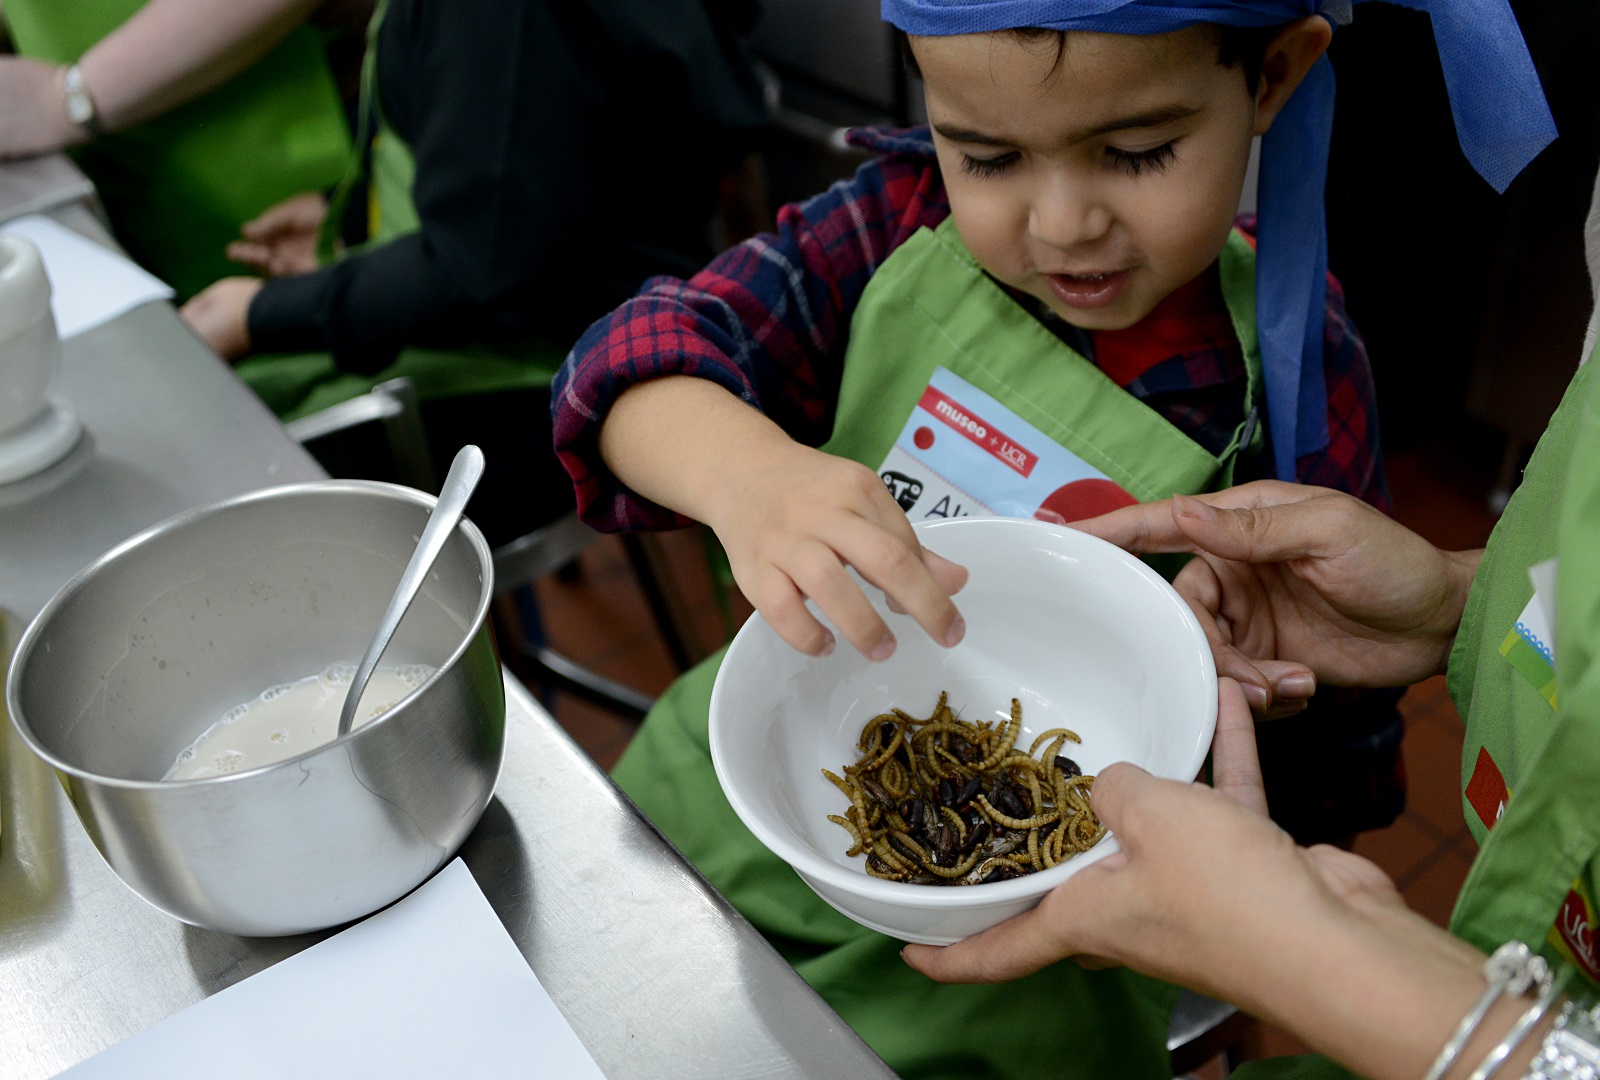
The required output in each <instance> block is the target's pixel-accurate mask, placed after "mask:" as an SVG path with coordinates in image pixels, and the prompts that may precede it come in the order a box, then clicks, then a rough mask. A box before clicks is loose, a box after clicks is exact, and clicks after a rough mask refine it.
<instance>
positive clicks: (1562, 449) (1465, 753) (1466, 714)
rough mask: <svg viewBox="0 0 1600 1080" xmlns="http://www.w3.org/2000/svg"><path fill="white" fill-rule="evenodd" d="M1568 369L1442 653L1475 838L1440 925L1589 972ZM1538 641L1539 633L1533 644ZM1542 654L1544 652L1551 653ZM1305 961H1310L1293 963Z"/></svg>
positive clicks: (1281, 1068) (1272, 1069) (1587, 774)
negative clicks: (1538, 623) (1547, 584)
mask: <svg viewBox="0 0 1600 1080" xmlns="http://www.w3.org/2000/svg"><path fill="white" fill-rule="evenodd" d="M1596 366H1597V365H1596V363H1595V361H1594V358H1593V357H1591V359H1590V362H1589V363H1588V364H1586V365H1584V366H1583V367H1581V368H1579V369H1578V373H1577V374H1576V375H1575V376H1574V377H1573V379H1572V382H1571V383H1570V384H1569V385H1568V387H1567V391H1566V394H1565V396H1563V398H1562V400H1561V406H1560V408H1558V409H1557V410H1556V414H1555V416H1554V417H1552V418H1551V420H1550V425H1549V427H1548V428H1546V430H1545V433H1544V435H1543V436H1542V437H1541V438H1540V439H1539V445H1538V447H1537V448H1536V449H1535V450H1534V453H1533V457H1532V458H1531V459H1530V460H1529V462H1528V468H1527V470H1526V471H1525V472H1524V473H1523V477H1522V482H1521V484H1519V485H1518V487H1517V490H1516V493H1515V494H1514V495H1512V497H1511V501H1510V503H1508V504H1507V506H1506V509H1505V513H1504V514H1503V515H1502V517H1501V519H1500V521H1499V523H1498V524H1497V525H1496V526H1495V529H1494V532H1493V534H1492V535H1491V536H1490V537H1489V545H1488V548H1487V549H1486V550H1485V552H1484V556H1483V562H1482V563H1481V564H1480V565H1479V567H1478V573H1477V576H1476V577H1475V578H1474V580H1473V583H1472V592H1471V594H1470V595H1469V596H1468V598H1467V606H1466V610H1465V612H1464V613H1463V615H1462V619H1461V632H1460V634H1459V635H1458V636H1457V638H1456V643H1455V648H1454V650H1453V651H1452V652H1451V655H1450V665H1449V682H1450V693H1451V696H1452V697H1453V698H1454V699H1455V702H1456V706H1457V708H1458V709H1459V710H1460V712H1461V715H1462V717H1463V718H1465V721H1466V738H1465V745H1464V746H1463V748H1462V756H1461V787H1462V800H1461V801H1462V809H1463V810H1464V812H1465V814H1466V819H1467V825H1468V827H1469V828H1470V829H1471V831H1472V834H1473V837H1474V838H1475V839H1476V840H1477V841H1478V843H1479V845H1480V847H1479V850H1478V855H1477V858H1476V859H1474V860H1473V863H1472V869H1471V870H1470V871H1469V872H1468V874H1467V880H1466V882H1465V883H1464V884H1463V885H1462V888H1461V895H1460V897H1459V898H1458V899H1457V901H1456V908H1455V912H1454V913H1453V915H1452V916H1451V919H1450V931H1451V933H1453V934H1455V935H1456V936H1458V937H1460V938H1462V939H1464V940H1466V941H1469V942H1471V943H1472V944H1473V945H1475V946H1477V947H1478V948H1480V949H1482V950H1483V951H1484V952H1486V953H1489V952H1493V951H1494V950H1495V949H1496V948H1498V947H1499V946H1500V945H1502V944H1504V943H1505V942H1507V941H1512V940H1517V941H1525V942H1527V943H1528V944H1530V945H1532V946H1533V947H1534V948H1535V949H1542V951H1543V953H1544V955H1545V957H1546V958H1547V959H1549V960H1550V961H1551V962H1552V963H1555V964H1557V965H1559V966H1565V967H1568V968H1571V969H1573V970H1574V972H1575V974H1576V975H1577V976H1578V977H1579V978H1578V981H1577V983H1575V984H1574V988H1575V989H1576V988H1577V987H1581V986H1583V984H1584V980H1587V981H1588V984H1589V985H1588V989H1589V990H1590V991H1592V990H1593V989H1594V983H1595V982H1596V981H1597V980H1600V955H1597V951H1596V942H1595V932H1594V927H1595V904H1594V900H1595V897H1596V896H1597V895H1600V892H1597V889H1596V886H1597V884H1600V875H1597V869H1600V867H1597V865H1596V864H1597V860H1596V854H1597V853H1600V809H1597V807H1600V803H1597V800H1596V795H1595V793H1596V791H1597V790H1600V787H1597V779H1600V662H1597V660H1600V657H1597V655H1596V653H1597V652H1600V377H1597V376H1596V372H1595V368H1596ZM1552 558H1554V559H1556V560H1557V564H1556V567H1555V589H1554V599H1555V601H1556V602H1555V605H1554V606H1555V608H1556V610H1557V616H1556V620H1555V634H1554V646H1555V647H1554V649H1553V650H1551V651H1552V653H1553V656H1551V657H1546V656H1545V655H1544V653H1543V651H1542V649H1541V647H1540V644H1543V645H1546V646H1547V645H1548V644H1549V643H1548V642H1543V641H1542V635H1540V634H1538V633H1536V632H1533V631H1531V630H1530V629H1529V627H1530V625H1532V624H1533V623H1534V617H1533V616H1532V615H1531V614H1530V612H1531V611H1537V610H1538V604H1539V600H1538V598H1537V597H1535V595H1534V593H1535V586H1534V582H1533V580H1532V578H1531V576H1530V573H1529V571H1530V569H1531V568H1533V567H1538V566H1541V565H1542V564H1545V563H1547V561H1548V560H1550V559H1552ZM1536 643H1539V644H1536ZM1552 660H1553V662H1551V661H1552ZM1307 975H1308V976H1314V975H1315V972H1307ZM1235 1075H1236V1076H1238V1077H1239V1078H1240V1080H1265V1078H1268V1077H1270V1078H1273V1080H1322V1078H1328V1077H1346V1076H1349V1075H1351V1074H1350V1073H1348V1072H1347V1071H1346V1070H1344V1069H1341V1068H1339V1067H1338V1066H1336V1065H1334V1064H1333V1063H1331V1062H1329V1061H1326V1060H1322V1059H1318V1058H1296V1059H1284V1060H1280V1061H1275V1062H1264V1063H1261V1064H1254V1065H1249V1066H1246V1067H1245V1068H1243V1069H1241V1070H1240V1071H1239V1072H1238V1073H1236V1074H1235Z"/></svg>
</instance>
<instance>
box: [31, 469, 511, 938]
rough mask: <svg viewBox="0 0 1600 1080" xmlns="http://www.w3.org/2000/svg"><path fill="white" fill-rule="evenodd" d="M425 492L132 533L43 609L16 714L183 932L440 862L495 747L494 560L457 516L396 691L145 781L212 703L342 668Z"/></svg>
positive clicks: (326, 899) (398, 881) (136, 885)
mask: <svg viewBox="0 0 1600 1080" xmlns="http://www.w3.org/2000/svg"><path fill="white" fill-rule="evenodd" d="M433 501H434V500H433V498H432V497H431V496H428V495H424V494H422V493H421V492H418V491H413V490H411V489H409V488H402V487H395V486H393V485H389V484H376V483H366V482H361V481H335V480H329V481H321V482H316V483H309V484H295V485H291V486H288V487H280V488H273V489H270V490H266V491H259V492H255V493H252V494H249V495H244V496H241V497H238V498H235V499H230V500H227V501H225V502H222V503H218V504H216V505H214V506H209V507H204V508H201V509H198V510H193V511H189V512H187V513H184V514H181V515H179V516H178V517H175V518H173V519H171V520H169V521H166V522H164V523H162V524H160V525H156V526H154V527H153V528H151V529H149V530H147V531H145V532H143V533H141V534H139V535H138V536H135V537H134V538H132V539H131V540H128V541H127V542H125V543H123V544H122V545H120V546H119V547H117V548H115V549H114V550H112V551H111V552H109V553H107V554H106V555H104V556H102V557H101V558H100V559H98V560H97V561H96V562H94V563H93V564H92V565H90V566H89V567H88V568H87V569H85V570H83V571H82V572H81V573H80V574H78V576H77V577H75V578H73V579H72V580H71V581H70V582H68V583H67V584H66V585H65V586H63V587H62V589H61V591H60V592H58V593H57V594H56V595H55V597H54V598H53V599H51V601H50V602H49V604H47V605H46V606H45V608H44V610H43V611H42V612H40V614H39V616H38V618H37V619H35V620H34V622H33V624H32V625H31V626H30V627H29V628H28V630H27V632H26V633H25V634H24V635H23V637H22V641H21V643H20V644H19V646H18V648H17V653H16V656H15V657H14V659H13V662H12V668H11V673H10V677H9V679H8V682H7V692H6V700H7V704H8V706H9V709H10V712H11V720H12V722H13V723H14V724H15V725H16V727H17V730H18V731H19V732H20V733H21V735H22V738H23V739H24V741H26V742H27V743H28V745H29V746H30V747H32V748H33V750H34V751H35V752H36V753H38V754H39V756H40V757H42V758H43V759H44V760H45V761H46V762H48V763H49V764H50V765H52V766H54V767H55V768H56V769H57V770H58V771H59V772H60V773H61V776H62V779H63V782H64V783H65V785H66V788H67V791H68V794H69V795H70V797H71V799H72V803H73V806H74V807H76V809H77V813H78V818H79V820H80V821H82V823H83V826H84V828H85V829H86V830H87V831H88V833H89V836H90V837H91V838H92V839H93V840H94V843H95V845H96V846H97V847H98V848H99V849H100V853H101V854H102V855H104V856H105V859H106V862H107V863H109V864H110V865H111V869H112V870H114V871H115V872H116V874H117V876H118V877H120V878H121V879H122V880H123V881H124V882H126V883H127V885H128V886H129V887H130V888H132V889H133V890H134V892H136V893H138V894H139V895H140V896H142V897H143V898H144V899H145V900H147V901H149V902H150V903H151V904H154V905H155V906H156V907H158V908H160V909H162V910H163V911H166V912H168V913H169V914H171V915H174V916H176V917H177V918H179V919H182V920H183V921H185V922H188V923H193V924H194V925H196V926H201V927H206V928H209V929H213V930H221V931H225V932H228V933H234V934H246V935H277V934H294V933H300V932H304V931H308V930H315V929H320V928H322V927H328V926H334V925H337V924H339V923H343V922H348V921H349V920H351V919H355V918H359V917H360V916H363V915H366V914H368V913H369V912H372V911H375V910H377V909H378V908H380V907H382V906H383V905H385V904H387V903H389V902H390V901H392V900H395V899H397V898H398V897H400V896H403V895H404V894H405V893H406V892H408V891H409V890H410V889H412V888H413V887H414V886H416V885H417V884H419V883H420V882H422V881H423V880H424V879H426V878H427V877H428V875H430V874H432V873H433V872H434V871H435V870H436V869H438V868H439V867H440V866H442V865H443V864H444V863H445V861H446V860H447V859H448V858H449V857H450V856H451V855H452V854H454V852H455V850H456V848H457V847H458V846H459V845H460V844H461V842H462V840H464V839H465V838H466V835H467V833H468V832H470V831H471V829H472V827H473V826H474V825H475V824H476V823H477V821H478V818H479V816H480V815H481V814H482V813H483V810H484V807H485V806H486V805H487V804H488V801H489V797H490V795H491V794H492V793H493V790H494V784H495V780H496V779H497V777H498V776H499V772H500V762H501V757H502V753H503V750H504V745H505V715H506V712H505V692H504V686H503V684H502V682H501V675H500V666H499V661H498V659H497V657H496V655H495V651H494V645H493V642H492V640H491V638H490V633H489V629H488V626H487V619H488V611H489V601H490V598H491V596H492V594H493V570H492V563H491V561H490V555H489V548H488V545H487V544H485V542H484V539H483V536H482V534H481V533H479V532H478V530H477V529H476V528H475V527H474V526H473V525H472V524H471V523H470V522H466V521H463V522H462V524H461V526H460V527H459V528H458V529H457V530H456V532H455V534H454V535H453V536H452V537H451V539H450V542H449V544H448V545H447V546H446V548H445V550H444V551H443V552H442V553H441V554H440V556H439V559H438V561H437V562H436V563H435V564H434V568H433V572H432V573H431V574H430V575H429V579H428V583H427V585H426V586H425V587H424V589H423V592H422V594H421V595H420V596H419V597H418V598H417V600H416V602H415V603H414V604H413V605H412V608H411V611H410V612H409V613H408V614H407V615H406V618H405V621H404V622H402V623H401V625H400V629H399V631H398V633H397V634H396V635H395V638H394V640H393V643H392V644H391V645H390V646H389V651H388V652H387V653H386V654H385V656H384V660H383V663H384V665H385V666H389V665H393V664H413V663H415V664H426V665H429V666H431V667H435V668H437V669H438V670H437V672H436V673H435V674H434V675H433V676H432V677H431V678H429V679H428V680H427V681H426V682H425V683H423V684H422V686H420V687H419V688H418V689H417V690H416V691H415V692H414V693H413V694H412V695H411V696H410V697H408V698H406V699H405V700H404V701H403V702H402V703H400V704H399V705H397V706H395V707H394V708H392V709H390V710H389V711H388V712H386V713H384V714H383V715H382V716H380V717H378V718H377V719H375V720H372V721H370V722H368V723H367V724H365V725H364V726H362V727H360V728H358V729H356V730H355V731H354V732H352V733H351V734H350V735H349V736H347V737H346V738H345V739H343V740H341V741H339V742H336V743H332V744H329V745H326V746H323V747H321V748H318V749H315V750H312V751H309V752H307V753H305V754H302V755H300V756H299V757H295V758H291V759H289V760H287V761H283V762H279V763H277V764H275V765H268V766H264V767H262V768H258V769H253V770H250V771H248V772H239V773H234V774H229V775H226V776H221V777H213V778H208V779H203V780H189V781H181V782H163V781H162V780H161V779H160V778H161V776H163V775H164V774H165V773H166V771H167V770H168V769H169V768H170V767H171V765H172V763H173V759H174V758H175V757H176V756H177V754H178V751H180V750H182V749H183V748H184V747H185V746H187V745H188V744H189V743H191V742H192V741H194V739H195V738H196V737H197V736H198V735H199V734H200V733H201V732H202V731H204V730H205V729H206V728H208V727H209V726H211V724H212V723H214V722H215V721H216V720H217V718H218V717H220V716H221V715H222V714H223V713H224V712H226V711H227V710H228V709H229V708H231V707H233V706H235V705H238V704H240V703H241V702H244V701H247V700H250V699H251V698H253V697H254V696H255V695H257V694H259V693H260V692H261V691H262V690H265V689H266V688H268V687H270V686H273V685H277V684H281V683H287V682H293V681H295V680H297V679H301V678H305V677H306V676H308V675H314V674H316V673H317V672H319V671H322V670H323V669H325V668H326V667H327V666H328V665H329V664H331V663H334V662H337V661H348V662H350V663H352V664H353V663H354V662H355V661H356V660H358V659H359V658H360V656H361V653H362V651H363V650H364V649H365V647H366V645H367V642H368V640H369V639H370V637H371V635H372V632H373V630H374V628H375V627H376V626H377V624H378V619H379V617H380V616H381V615H382V613H383V609H384V607H385V605H386V604H387V602H388V599H389V595H390V593H391V592H392V591H393V590H394V587H395V584H396V582H397V581H398V580H399V577H400V572H401V570H402V569H403V568H404V567H405V564H406V560H407V559H408V558H409V557H410V554H411V551H412V549H413V548H414V547H415V546H416V538H417V536H418V534H419V533H420V531H421V529H422V526H423V524H424V522H425V521H426V519H427V515H428V510H429V508H430V507H431V506H432V505H433Z"/></svg>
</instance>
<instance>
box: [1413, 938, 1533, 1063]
mask: <svg viewBox="0 0 1600 1080" xmlns="http://www.w3.org/2000/svg"><path fill="white" fill-rule="evenodd" d="M1483 974H1484V978H1486V979H1488V980H1489V988H1488V989H1487V990H1485V991H1484V992H1483V996H1482V997H1480V998H1479V999H1478V1000H1477V1003H1476V1004H1474V1005H1473V1006H1472V1008H1471V1009H1468V1010H1467V1015H1466V1016H1463V1017H1462V1018H1461V1023H1459V1024H1457V1025H1456V1030H1455V1034H1453V1035H1451V1036H1450V1040H1449V1041H1448V1042H1446V1043H1445V1044H1444V1049H1443V1050H1440V1051H1439V1056H1438V1057H1437V1058H1435V1059H1434V1062H1433V1068H1431V1069H1429V1070H1428V1074H1427V1076H1425V1077H1423V1080H1440V1078H1441V1077H1442V1076H1444V1074H1445V1073H1447V1072H1449V1071H1450V1066H1452V1065H1454V1064H1455V1063H1456V1058H1458V1057H1460V1056H1461V1050H1462V1048H1463V1047H1465V1046H1466V1045H1467V1040H1468V1039H1470V1038H1472V1033H1473V1032H1474V1031H1477V1030H1478V1025H1479V1024H1481V1023H1483V1018H1484V1017H1485V1016H1487V1015H1489V1010H1490V1009H1492V1008H1493V1007H1494V1003H1495V1002H1496V1001H1499V1000H1500V995H1502V994H1507V993H1509V994H1511V995H1513V996H1515V997H1521V996H1522V995H1523V994H1524V993H1526V992H1527V989H1528V987H1530V986H1532V985H1533V984H1534V983H1536V982H1537V983H1539V984H1540V985H1541V986H1543V985H1544V983H1545V982H1546V980H1548V979H1549V978H1550V966H1549V965H1548V964H1546V963H1545V961H1544V957H1542V956H1535V955H1534V953H1533V950H1532V949H1530V948H1528V946H1527V945H1525V944H1523V943H1522V942H1520V941H1508V942H1506V943H1505V944H1504V945H1502V946H1500V947H1499V948H1498V949H1496V950H1495V951H1494V954H1493V955H1492V956H1490V957H1489V959H1488V960H1485V961H1484V964H1483Z"/></svg>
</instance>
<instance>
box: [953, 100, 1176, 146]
mask: <svg viewBox="0 0 1600 1080" xmlns="http://www.w3.org/2000/svg"><path fill="white" fill-rule="evenodd" d="M1199 111H1200V106H1198V105H1162V106H1160V107H1158V108H1154V109H1147V110H1146V111H1144V112H1139V113H1132V114H1130V115H1128V116H1119V117H1116V118H1114V119H1111V120H1107V121H1105V122H1104V123H1100V124H1095V125H1094V126H1093V127H1089V128H1085V129H1083V130H1082V131H1078V132H1075V133H1074V134H1073V135H1072V138H1071V139H1070V140H1069V141H1071V142H1082V141H1083V140H1084V139H1092V138H1094V137H1095V136H1096V135H1108V134H1110V133H1111V132H1113V131H1128V130H1133V129H1137V128H1152V127H1160V126H1162V125H1163V124H1171V123H1175V122H1177V121H1179V120H1187V119H1188V118H1189V117H1191V116H1193V115H1195V114H1196V113H1198V112H1199ZM931 126H932V127H933V129H934V130H935V131H937V132H938V133H939V134H940V135H943V136H944V137H945V138H947V139H949V140H950V141H951V142H959V143H972V144H975V145H978V146H1012V145H1015V144H1014V142H1013V140H1010V139H1005V138H1001V137H999V136H995V135H990V134H987V133H985V132H982V131H977V130H974V129H972V128H962V127H951V126H949V125H947V124H937V123H935V124H932V125H931Z"/></svg>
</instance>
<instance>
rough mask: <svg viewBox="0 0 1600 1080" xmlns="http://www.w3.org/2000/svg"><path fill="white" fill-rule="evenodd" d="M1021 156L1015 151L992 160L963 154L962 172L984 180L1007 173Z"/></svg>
mask: <svg viewBox="0 0 1600 1080" xmlns="http://www.w3.org/2000/svg"><path fill="white" fill-rule="evenodd" d="M1021 156H1022V155H1020V154H1018V153H1017V152H1016V151H1015V150H1013V151H1011V152H1010V153H1007V154H1001V155H999V156H998V157H992V158H979V157H973V156H972V155H971V154H962V155H961V171H962V172H964V173H966V174H967V175H968V176H975V177H978V178H979V179H982V178H983V177H986V176H994V175H996V174H998V173H1003V172H1005V171H1006V170H1007V169H1008V168H1010V167H1011V166H1012V165H1015V164H1016V163H1017V161H1018V160H1019V159H1020V158H1021Z"/></svg>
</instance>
